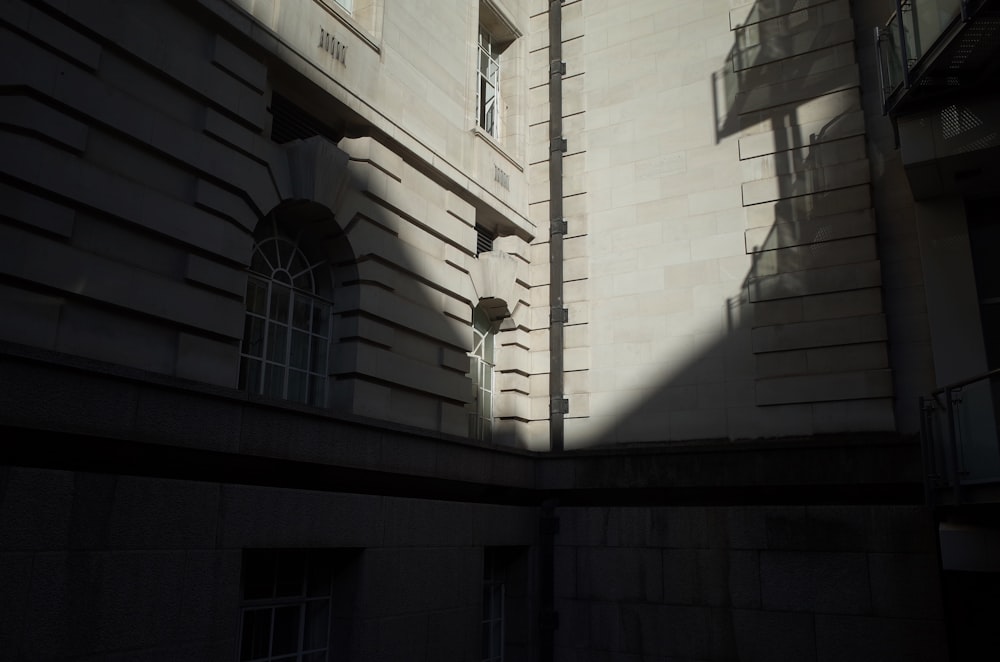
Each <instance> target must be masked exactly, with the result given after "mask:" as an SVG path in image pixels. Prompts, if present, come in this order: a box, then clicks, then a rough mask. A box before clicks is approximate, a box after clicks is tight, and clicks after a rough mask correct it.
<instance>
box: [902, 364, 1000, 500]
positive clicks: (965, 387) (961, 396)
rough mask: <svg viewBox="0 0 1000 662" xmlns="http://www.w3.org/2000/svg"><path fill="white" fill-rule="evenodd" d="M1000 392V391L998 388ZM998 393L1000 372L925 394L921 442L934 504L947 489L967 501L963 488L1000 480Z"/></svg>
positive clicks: (928, 488) (921, 416) (926, 487)
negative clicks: (997, 416)
mask: <svg viewBox="0 0 1000 662" xmlns="http://www.w3.org/2000/svg"><path fill="white" fill-rule="evenodd" d="M994 389H996V391H995V390H994ZM994 393H997V394H1000V369H997V370H991V371H990V372H987V373H984V374H982V375H977V376H975V377H972V378H970V379H964V380H962V381H959V382H955V383H954V384H949V385H947V386H943V387H941V388H939V389H937V390H936V391H933V392H932V393H931V394H930V395H929V396H920V439H921V447H922V452H923V459H924V470H925V471H924V476H925V480H924V486H925V490H926V497H927V502H928V503H935V502H937V501H938V496H939V494H938V493H939V491H940V490H941V489H942V488H950V489H951V490H953V494H954V503H955V504H959V503H962V501H963V500H964V494H963V487H965V486H970V485H976V484H984V483H997V482H1000V446H998V442H997V418H996V414H995V412H996V410H997V408H996V407H995V403H996V402H997V401H996V400H995V395H994Z"/></svg>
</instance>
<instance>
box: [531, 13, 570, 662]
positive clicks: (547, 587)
mask: <svg viewBox="0 0 1000 662" xmlns="http://www.w3.org/2000/svg"><path fill="white" fill-rule="evenodd" d="M565 73H566V65H565V64H563V61H562V0H551V1H550V2H549V357H550V358H549V398H550V400H549V450H550V451H552V452H560V451H562V450H563V437H564V423H565V416H566V414H567V412H568V411H569V405H568V402H567V400H566V398H565V397H564V394H563V326H564V325H565V324H566V321H567V317H568V316H567V314H566V309H565V308H564V307H563V237H564V235H565V234H566V219H564V218H563V181H562V176H563V164H562V159H563V153H564V152H565V151H566V140H565V139H564V138H563V136H562V77H563V74H565ZM540 515H541V517H540V522H539V541H538V593H539V595H538V598H539V600H538V602H539V605H538V607H539V633H538V660H539V662H552V660H553V658H554V655H555V631H556V629H557V628H558V627H559V614H558V612H556V609H555V536H556V533H557V532H558V527H559V520H558V518H557V517H556V516H555V503H554V502H553V501H551V500H547V501H546V502H545V503H543V504H542V507H541V513H540Z"/></svg>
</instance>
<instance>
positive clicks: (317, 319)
mask: <svg viewBox="0 0 1000 662" xmlns="http://www.w3.org/2000/svg"><path fill="white" fill-rule="evenodd" d="M313 308H314V310H313V316H312V332H313V333H318V334H320V335H322V336H324V337H326V335H327V333H329V331H330V329H329V325H328V321H327V320H329V319H330V306H328V305H326V304H323V303H320V302H315V305H314V306H313Z"/></svg>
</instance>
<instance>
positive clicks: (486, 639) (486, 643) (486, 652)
mask: <svg viewBox="0 0 1000 662" xmlns="http://www.w3.org/2000/svg"><path fill="white" fill-rule="evenodd" d="M481 636H482V638H483V639H482V648H483V651H482V653H483V654H482V658H483V659H484V660H489V659H490V649H491V646H490V624H489V622H485V623H483V631H482V634H481Z"/></svg>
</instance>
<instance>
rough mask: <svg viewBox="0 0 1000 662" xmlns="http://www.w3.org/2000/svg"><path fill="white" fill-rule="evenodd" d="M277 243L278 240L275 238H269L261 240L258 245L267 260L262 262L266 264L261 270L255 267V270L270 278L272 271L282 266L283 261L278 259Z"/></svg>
mask: <svg viewBox="0 0 1000 662" xmlns="http://www.w3.org/2000/svg"><path fill="white" fill-rule="evenodd" d="M277 244H278V242H277V241H275V240H274V239H267V240H265V241H262V242H260V244H259V245H258V247H257V250H258V252H259V254H260V256H261V257H262V258H263V259H264V260H266V262H262V264H263V265H264V267H263V268H262V269H260V270H259V271H258V270H257V269H254V271H257V273H260V274H263V275H265V276H267V277H268V278H270V277H271V272H273V271H274V270H275V269H277V268H278V267H279V266H281V262H279V261H278V251H277Z"/></svg>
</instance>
